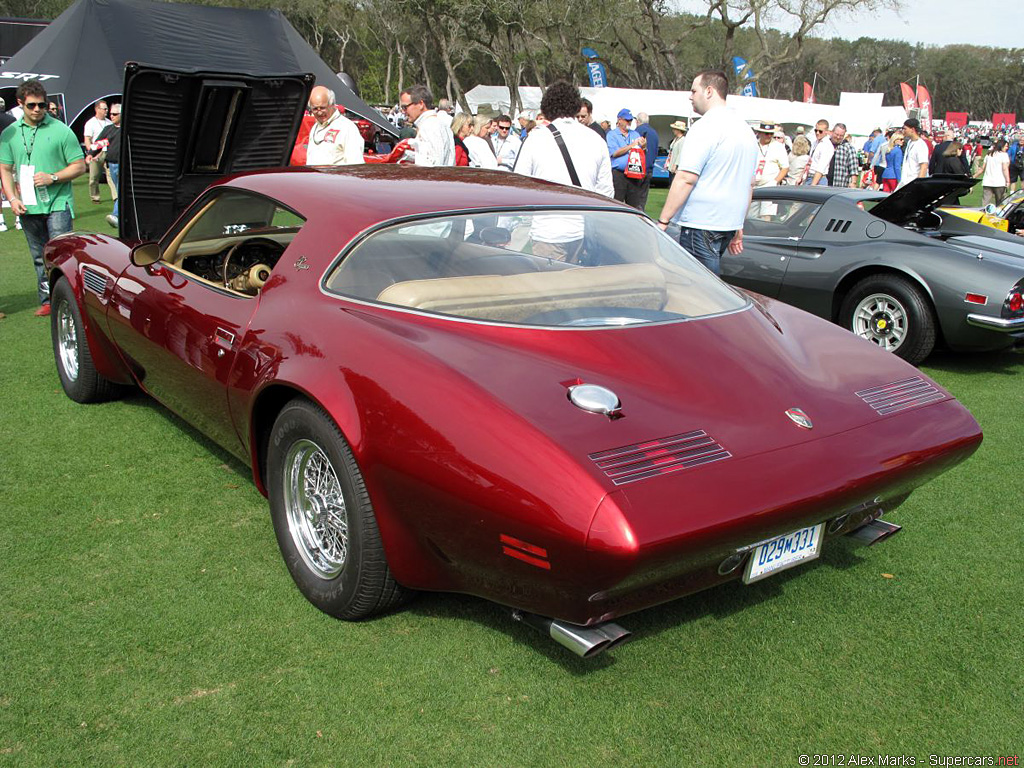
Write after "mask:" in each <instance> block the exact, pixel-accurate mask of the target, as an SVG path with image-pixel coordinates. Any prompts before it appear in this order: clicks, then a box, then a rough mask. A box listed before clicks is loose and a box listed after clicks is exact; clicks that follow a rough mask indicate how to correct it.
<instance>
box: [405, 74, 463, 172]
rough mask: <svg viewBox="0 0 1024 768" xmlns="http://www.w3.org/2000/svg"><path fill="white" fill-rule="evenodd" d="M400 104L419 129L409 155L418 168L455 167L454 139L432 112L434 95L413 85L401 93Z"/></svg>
mask: <svg viewBox="0 0 1024 768" xmlns="http://www.w3.org/2000/svg"><path fill="white" fill-rule="evenodd" d="M398 102H399V106H400V107H401V109H402V111H403V112H405V118H406V120H407V121H408V122H411V123H412V124H413V125H415V126H416V138H414V139H409V144H410V145H411V146H412V147H413V148H412V150H410V152H409V154H410V155H411V156H412V158H413V162H414V163H415V164H416V165H428V166H436V165H455V136H454V134H452V131H451V128H448V127H447V126H446V125H445V123H444V121H442V120H441V119H440V118H439V117H438V116H437V111H436V110H435V109H433V106H434V96H433V94H432V93H431V92H430V89H429V88H427V86H425V85H413V86H411V87H409V88H407V89H405V90H404V91H402V92H401V93H400V94H398Z"/></svg>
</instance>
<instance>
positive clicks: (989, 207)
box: [985, 203, 999, 216]
mask: <svg viewBox="0 0 1024 768" xmlns="http://www.w3.org/2000/svg"><path fill="white" fill-rule="evenodd" d="M997 210H999V209H998V208H996V207H995V205H994V204H993V203H989V204H988V205H986V206H985V213H987V214H988V215H989V216H991V215H992V214H993V213H995V212H996V211H997Z"/></svg>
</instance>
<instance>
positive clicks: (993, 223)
mask: <svg viewBox="0 0 1024 768" xmlns="http://www.w3.org/2000/svg"><path fill="white" fill-rule="evenodd" d="M939 210H940V211H942V212H943V213H951V214H953V215H954V216H959V217H960V218H961V219H967V220H968V221H973V222H975V223H977V224H984V225H985V226H986V227H992V228H993V229H999V230H1002V231H1003V232H1009V233H1011V234H1012V233H1014V232H1016V231H1017V230H1018V229H1024V190H1021V191H1020V192H1014V193H1013V194H1012V195H1010V196H1009V197H1007V198H1006V199H1005V200H1003V202H1002V203H1000V204H999V205H998V206H995V205H991V204H989V205H986V206H985V207H984V208H959V207H956V208H953V207H950V208H940V209H939Z"/></svg>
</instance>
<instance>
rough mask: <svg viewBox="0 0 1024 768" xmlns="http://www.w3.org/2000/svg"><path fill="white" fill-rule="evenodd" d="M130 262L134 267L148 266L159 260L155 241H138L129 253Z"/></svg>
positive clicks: (158, 251) (157, 245)
mask: <svg viewBox="0 0 1024 768" xmlns="http://www.w3.org/2000/svg"><path fill="white" fill-rule="evenodd" d="M129 258H130V259H131V262H132V264H134V265H135V266H136V267H148V266H149V265H151V264H156V263H157V262H158V261H160V246H159V244H157V243H152V242H149V243H139V244H138V245H136V246H135V247H134V248H132V252H131V254H130V255H129Z"/></svg>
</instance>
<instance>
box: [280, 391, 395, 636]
mask: <svg viewBox="0 0 1024 768" xmlns="http://www.w3.org/2000/svg"><path fill="white" fill-rule="evenodd" d="M267 479H268V490H269V492H270V512H271V516H272V518H273V522H274V533H275V534H276V535H277V543H278V546H279V547H280V548H281V555H282V556H283V557H284V561H285V564H286V565H287V566H288V571H289V572H290V573H291V575H292V578H293V579H294V580H295V584H296V586H298V588H299V591H301V592H302V594H303V595H305V596H306V599H307V600H309V602H311V603H312V604H313V605H315V606H316V607H317V608H319V609H320V610H321V611H323V612H324V613H327V614H329V615H331V616H335V617H337V618H339V619H350V620H351V619H362V618H366V617H368V616H372V615H374V614H377V613H382V612H384V611H387V610H389V609H391V608H394V607H395V606H397V605H398V604H399V603H401V602H402V601H403V600H405V599H406V597H407V596H408V595H409V594H410V593H409V591H408V590H406V589H405V588H404V587H402V586H401V585H400V584H398V582H396V581H395V580H394V578H393V577H392V576H391V570H390V568H389V567H388V563H387V559H386V557H385V555H384V546H383V543H382V542H381V537H380V531H379V530H378V528H377V521H376V518H375V516H374V513H373V507H372V506H371V504H370V497H369V494H368V493H367V491H366V485H365V483H364V482H363V477H362V474H361V473H360V471H359V467H358V466H357V464H356V461H355V457H354V456H353V455H352V450H351V448H349V445H348V443H347V442H346V440H345V438H344V436H343V435H342V434H341V431H340V430H339V429H338V427H337V426H336V425H335V424H334V421H333V420H332V419H331V418H330V417H329V416H328V415H327V414H326V413H325V412H324V411H323V410H322V409H320V408H319V407H317V406H316V405H314V404H312V403H310V402H308V401H306V400H301V399H296V400H293V401H291V402H290V403H289V404H288V405H286V406H285V407H284V409H283V410H282V411H281V413H280V415H279V416H278V417H277V420H276V421H275V422H274V427H273V430H272V432H271V435H270V446H269V449H268V451H267Z"/></svg>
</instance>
